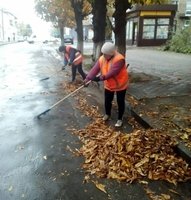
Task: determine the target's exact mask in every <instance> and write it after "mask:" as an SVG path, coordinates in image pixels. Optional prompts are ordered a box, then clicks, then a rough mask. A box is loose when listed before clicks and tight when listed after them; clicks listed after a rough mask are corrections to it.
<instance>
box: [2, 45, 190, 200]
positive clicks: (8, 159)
mask: <svg viewBox="0 0 191 200" xmlns="http://www.w3.org/2000/svg"><path fill="white" fill-rule="evenodd" d="M0 60H1V61H0V81H1V85H0V155H1V156H0V200H20V199H21V200H22V199H27V200H61V199H62V200H78V199H79V200H89V199H95V200H97V199H99V200H105V199H112V200H129V199H130V200H140V199H141V200H146V199H149V198H148V196H147V195H146V193H145V191H144V189H143V186H142V185H141V184H139V183H134V184H126V183H118V182H116V181H112V180H99V182H102V183H103V184H105V185H106V187H107V192H108V193H107V194H105V193H104V192H102V191H100V190H98V189H97V188H96V187H95V185H94V184H92V183H91V182H90V183H86V184H83V179H84V176H85V172H84V171H83V170H82V169H81V164H82V163H83V158H81V157H76V156H74V155H73V154H72V153H71V152H70V151H68V148H69V147H71V148H75V147H79V146H80V145H81V144H80V142H79V140H78V138H77V137H76V136H74V135H72V134H71V133H70V132H69V130H67V129H68V128H72V127H74V128H77V129H80V128H83V127H84V126H85V125H86V124H87V123H88V121H89V119H88V118H86V117H84V115H82V113H81V112H80V111H79V110H78V109H76V108H75V107H76V101H75V99H74V98H69V99H67V100H66V101H64V102H63V103H62V106H59V107H57V108H55V109H53V110H51V111H50V112H49V113H48V114H47V115H45V116H43V117H42V118H41V119H40V120H37V119H36V116H37V115H38V114H39V113H41V112H43V111H44V110H46V109H47V108H49V106H51V105H52V104H54V103H55V102H56V101H58V100H59V99H61V98H63V96H64V95H66V92H65V91H64V90H63V88H62V85H61V83H62V82H63V81H65V79H67V77H66V76H65V72H59V70H60V68H61V63H60V62H59V61H58V60H56V59H55V51H54V50H53V49H52V47H50V46H49V45H43V44H32V45H31V44H28V43H17V44H11V45H6V46H1V47H0ZM55 72H58V73H56V74H55ZM51 74H54V75H53V76H51V78H50V79H49V80H47V81H39V80H40V79H42V78H45V77H49V76H50V75H51ZM149 184H150V187H151V188H152V189H153V190H155V191H157V192H158V193H166V192H168V190H169V188H171V189H174V190H176V191H177V192H179V193H180V194H181V195H180V196H177V195H176V194H174V196H175V197H176V198H175V199H177V200H179V199H180V200H189V195H190V194H188V191H189V185H188V184H187V183H183V184H180V185H179V187H178V188H176V187H175V186H173V185H171V184H168V183H165V182H161V181H157V182H151V183H149ZM182 195H183V196H182Z"/></svg>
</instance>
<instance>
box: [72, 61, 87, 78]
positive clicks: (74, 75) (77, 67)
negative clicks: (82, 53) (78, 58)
mask: <svg viewBox="0 0 191 200" xmlns="http://www.w3.org/2000/svg"><path fill="white" fill-rule="evenodd" d="M77 69H78V72H79V73H80V75H81V76H82V79H83V80H84V79H85V78H86V74H85V73H84V71H83V69H82V64H79V65H72V81H74V80H75V78H76V71H77Z"/></svg>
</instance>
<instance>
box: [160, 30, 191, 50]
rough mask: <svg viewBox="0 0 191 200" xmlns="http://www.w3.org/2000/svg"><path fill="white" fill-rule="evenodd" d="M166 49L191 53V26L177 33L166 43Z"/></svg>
mask: <svg viewBox="0 0 191 200" xmlns="http://www.w3.org/2000/svg"><path fill="white" fill-rule="evenodd" d="M164 50H166V51H167V50H168V51H174V52H177V53H184V54H191V26H189V27H187V28H185V29H183V30H182V31H180V32H177V33H175V34H174V35H173V36H172V39H171V40H169V41H168V42H167V43H166V45H165V47H164Z"/></svg>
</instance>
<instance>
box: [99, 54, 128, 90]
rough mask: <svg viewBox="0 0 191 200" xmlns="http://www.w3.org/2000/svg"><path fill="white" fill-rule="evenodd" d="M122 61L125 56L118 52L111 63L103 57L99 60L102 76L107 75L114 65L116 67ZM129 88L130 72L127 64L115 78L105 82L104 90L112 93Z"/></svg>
mask: <svg viewBox="0 0 191 200" xmlns="http://www.w3.org/2000/svg"><path fill="white" fill-rule="evenodd" d="M121 59H124V56H123V55H121V54H120V53H117V52H116V53H115V55H114V57H113V58H112V59H111V60H109V61H107V60H106V59H105V58H104V56H103V55H102V56H101V57H100V58H99V66H100V71H101V73H102V75H106V74H107V73H108V72H109V70H110V68H111V67H112V65H114V64H115V63H116V62H118V61H119V60H121ZM127 86H128V72H127V69H126V65H125V64H124V66H123V67H122V68H121V70H120V72H119V73H118V74H117V75H116V76H113V77H111V78H109V79H107V80H105V81H104V88H106V89H108V90H110V91H121V90H125V89H126V88H127Z"/></svg>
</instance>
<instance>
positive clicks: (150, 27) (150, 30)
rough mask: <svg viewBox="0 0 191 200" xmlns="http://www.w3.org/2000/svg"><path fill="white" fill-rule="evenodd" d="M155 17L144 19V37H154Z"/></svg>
mask: <svg viewBox="0 0 191 200" xmlns="http://www.w3.org/2000/svg"><path fill="white" fill-rule="evenodd" d="M154 33H155V19H144V21H143V39H154V36H155V35H154Z"/></svg>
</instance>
